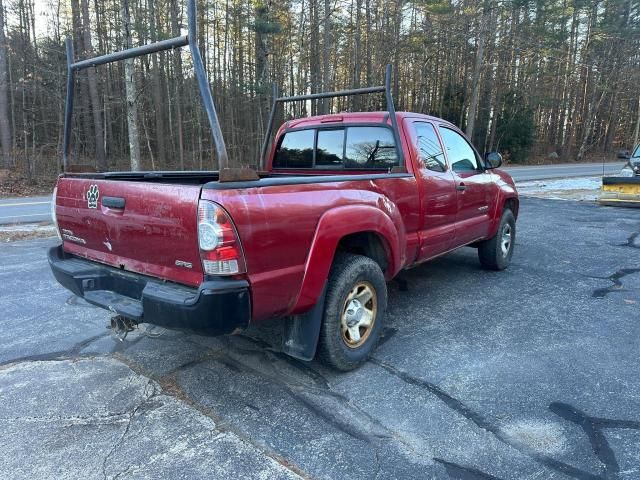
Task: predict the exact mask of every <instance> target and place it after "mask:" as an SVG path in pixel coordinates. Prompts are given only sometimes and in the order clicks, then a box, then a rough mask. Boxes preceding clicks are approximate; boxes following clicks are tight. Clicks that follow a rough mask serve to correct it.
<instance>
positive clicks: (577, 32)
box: [0, 0, 640, 177]
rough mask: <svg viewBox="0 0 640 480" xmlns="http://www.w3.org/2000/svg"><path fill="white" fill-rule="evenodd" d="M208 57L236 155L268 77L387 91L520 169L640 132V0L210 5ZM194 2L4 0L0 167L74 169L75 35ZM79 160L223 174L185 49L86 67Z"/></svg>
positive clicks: (85, 43) (153, 31)
mask: <svg viewBox="0 0 640 480" xmlns="http://www.w3.org/2000/svg"><path fill="white" fill-rule="evenodd" d="M198 5H199V11H198V25H199V39H198V43H199V46H200V50H201V52H202V53H203V56H204V59H205V67H206V70H207V72H208V76H209V80H210V83H211V87H212V90H213V95H214V100H215V103H216V105H217V108H218V114H219V117H220V121H221V124H222V128H223V131H224V134H225V139H226V143H227V148H228V151H229V156H230V160H231V163H232V164H234V165H252V164H256V163H257V157H258V155H259V150H260V144H261V141H262V137H263V134H264V130H265V124H266V119H267V116H268V111H269V109H270V104H271V84H272V82H274V81H275V82H276V83H277V85H278V86H279V88H280V91H281V92H282V93H285V94H301V93H305V92H306V93H311V92H318V91H325V90H337V89H344V88H351V87H361V86H368V85H379V84H382V82H383V75H384V67H385V65H386V64H387V63H391V64H392V65H393V68H394V77H393V95H394V98H395V102H396V108H397V110H411V111H415V112H424V113H428V114H432V115H436V116H440V117H443V118H445V119H448V120H450V121H452V122H454V123H455V124H457V125H459V126H460V127H461V128H462V129H463V130H465V131H466V133H467V135H468V136H469V137H470V138H472V140H473V142H474V143H475V145H476V146H477V147H478V149H479V150H480V151H481V152H483V151H485V152H486V151H490V150H495V149H497V150H499V151H501V152H503V153H505V154H507V158H508V159H509V160H510V161H511V162H522V161H526V160H540V159H544V158H548V159H551V158H557V159H558V160H564V161H575V160H585V159H596V158H602V157H603V156H605V157H611V156H612V155H615V153H613V152H615V151H616V150H618V149H621V148H631V146H632V144H633V143H634V142H637V141H638V127H639V124H640V1H639V0H591V1H588V0H547V1H545V0H512V1H510V0H481V1H469V0H414V1H410V0H394V1H391V0H281V1H270V0H198ZM185 17H186V11H185V2H183V1H182V0H35V1H34V0H0V147H1V150H0V154H1V157H2V159H1V161H0V168H2V167H4V168H6V169H10V170H19V171H22V172H24V173H25V174H26V175H28V176H30V177H31V176H36V175H52V174H54V173H56V172H57V171H58V170H59V168H60V164H61V158H62V157H61V150H62V123H63V117H64V98H65V93H66V57H65V45H64V40H65V38H66V37H67V36H70V35H72V36H73V39H74V48H75V52H76V58H77V59H81V58H86V57H89V56H95V55H101V54H104V53H108V52H113V51H116V50H121V49H123V48H125V47H126V46H127V45H132V46H135V45H143V44H146V43H149V42H153V41H157V40H161V39H165V38H170V37H174V36H177V35H180V34H183V33H184V32H185V25H186V18H185ZM77 77H78V79H77V83H76V96H75V107H76V108H75V117H74V128H73V137H72V142H71V146H72V148H71V153H72V160H73V162H72V163H76V164H87V165H88V164H90V165H93V166H95V167H97V168H98V169H100V170H106V169H110V170H113V169H129V168H134V169H138V168H140V169H158V170H159V169H211V168H214V167H215V155H214V148H213V147H212V145H211V135H210V134H209V131H208V123H207V121H206V115H205V113H204V111H203V110H202V106H201V102H200V97H199V93H198V89H197V87H196V83H195V80H194V76H193V71H192V65H191V57H190V56H189V55H188V52H187V50H186V49H185V50H184V51H169V52H162V53H156V54H153V55H150V56H147V57H142V58H139V59H136V60H135V61H133V60H132V61H130V62H128V63H127V62H121V63H114V64H109V65H105V66H101V67H97V68H92V69H89V70H85V71H83V72H81V73H79V74H78V76H77ZM384 108H385V104H384V98H383V97H382V95H380V96H368V97H352V98H342V99H336V100H333V101H318V102H317V103H314V104H310V103H299V104H291V105H289V106H288V107H287V109H286V111H285V112H283V115H281V117H280V118H281V119H282V118H288V117H291V116H300V115H309V114H316V113H324V112H331V111H342V110H354V109H384Z"/></svg>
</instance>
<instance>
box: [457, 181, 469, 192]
mask: <svg viewBox="0 0 640 480" xmlns="http://www.w3.org/2000/svg"><path fill="white" fill-rule="evenodd" d="M466 189H467V186H466V185H465V184H464V183H461V184H459V185H458V186H457V187H456V190H460V191H461V192H464V191H465V190H466Z"/></svg>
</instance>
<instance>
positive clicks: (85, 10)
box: [80, 0, 107, 171]
mask: <svg viewBox="0 0 640 480" xmlns="http://www.w3.org/2000/svg"><path fill="white" fill-rule="evenodd" d="M80 5H81V9H82V40H83V45H84V52H85V54H86V55H88V56H89V57H93V56H95V53H94V51H93V45H92V44H91V22H90V20H89V5H88V0H81V4H80ZM87 74H88V77H89V98H90V100H91V112H92V114H93V131H94V135H95V139H96V166H97V167H98V170H100V171H106V170H107V159H106V154H105V149H104V129H103V128H102V113H101V102H100V94H99V93H98V80H97V79H96V72H95V70H94V69H93V68H90V69H88V70H87Z"/></svg>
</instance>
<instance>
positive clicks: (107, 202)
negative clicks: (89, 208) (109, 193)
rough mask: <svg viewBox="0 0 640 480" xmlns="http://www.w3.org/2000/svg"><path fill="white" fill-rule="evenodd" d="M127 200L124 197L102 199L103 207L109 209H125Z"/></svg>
mask: <svg viewBox="0 0 640 480" xmlns="http://www.w3.org/2000/svg"><path fill="white" fill-rule="evenodd" d="M124 205H125V200H124V198H122V197H102V206H103V207H107V208H124Z"/></svg>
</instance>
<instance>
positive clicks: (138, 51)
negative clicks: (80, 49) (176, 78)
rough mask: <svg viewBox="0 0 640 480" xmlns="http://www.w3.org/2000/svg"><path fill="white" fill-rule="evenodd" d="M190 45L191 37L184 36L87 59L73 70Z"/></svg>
mask: <svg viewBox="0 0 640 480" xmlns="http://www.w3.org/2000/svg"><path fill="white" fill-rule="evenodd" d="M187 45H189V36H188V35H183V36H181V37H176V38H170V39H168V40H161V41H159V42H154V43H149V44H147V45H142V46H140V47H134V48H129V49H127V50H121V51H119V52H114V53H107V54H106V55H102V56H100V57H93V58H87V59H86V60H81V61H79V62H76V63H73V64H71V69H72V70H74V71H76V70H84V69H85V68H89V67H97V66H98V65H104V64H105V63H111V62H117V61H120V60H126V59H128V58H134V57H141V56H142V55H149V54H150V53H155V52H160V51H162V50H171V49H172V48H180V47H185V46H187Z"/></svg>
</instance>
